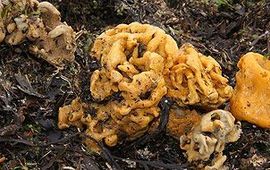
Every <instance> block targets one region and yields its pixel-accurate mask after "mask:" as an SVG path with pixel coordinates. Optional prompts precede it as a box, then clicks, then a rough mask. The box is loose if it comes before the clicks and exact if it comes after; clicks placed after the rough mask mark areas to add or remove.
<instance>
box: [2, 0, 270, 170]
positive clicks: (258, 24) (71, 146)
mask: <svg viewBox="0 0 270 170" xmlns="http://www.w3.org/2000/svg"><path fill="white" fill-rule="evenodd" d="M50 2H51V3H53V4H54V5H56V6H57V8H58V9H59V10H60V12H61V15H62V20H63V21H66V22H67V23H68V24H69V25H71V26H72V27H73V28H74V29H75V30H76V31H77V32H78V34H77V35H78V40H77V43H78V48H77V50H76V54H75V55H76V61H75V62H74V63H72V64H68V65H66V66H65V68H64V69H63V70H57V69H55V68H54V67H53V66H51V65H50V64H48V63H46V62H45V61H43V60H42V59H40V58H37V57H35V56H33V55H32V54H30V53H29V52H28V51H27V46H28V44H27V42H25V43H22V44H21V45H19V46H8V45H6V44H1V45H0V169H4V170H6V169H91V170H92V169H93V170H98V169H196V167H197V165H196V164H191V163H188V162H187V159H186V157H185V155H184V153H183V152H182V151H181V150H180V148H179V141H178V140H177V139H174V138H172V137H170V136H168V135H167V134H166V133H165V132H164V128H165V126H166V120H167V117H166V112H167V110H168V107H169V105H168V103H166V102H165V103H164V102H163V103H160V106H161V108H162V114H161V115H162V116H161V117H162V118H161V121H160V125H159V128H158V131H157V133H153V134H145V135H144V136H143V137H142V138H141V139H139V140H136V141H131V142H130V141H124V142H123V143H122V144H121V145H119V146H117V147H115V148H107V147H105V146H104V145H103V144H102V143H99V145H100V146H101V148H102V153H101V154H100V155H98V154H95V153H92V152H89V151H87V150H86V148H85V147H84V146H83V145H82V140H83V138H85V136H84V135H83V134H82V133H81V132H80V131H78V129H76V128H70V129H67V130H64V131H60V130H59V129H58V128H57V112H58V109H59V107H61V106H63V105H64V104H69V103H70V102H71V100H73V99H74V98H76V97H78V96H79V97H80V98H81V99H82V100H84V101H85V102H92V99H91V95H90V91H89V78H90V76H91V73H92V72H93V71H94V70H95V69H98V68H99V63H98V62H97V61H94V60H92V59H91V56H89V54H88V51H89V47H91V44H92V43H93V41H94V39H95V37H96V36H97V35H99V34H100V33H101V32H103V31H104V30H105V29H107V28H110V27H113V26H115V25H117V24H119V23H130V22H132V21H139V22H142V23H150V24H153V25H156V26H159V27H161V28H162V29H164V30H165V31H166V32H167V33H168V34H170V35H171V36H173V37H174V38H175V39H176V40H177V42H178V44H183V43H185V42H190V43H192V44H193V45H194V46H195V47H197V48H198V49H199V51H200V52H202V53H204V54H206V55H211V56H212V57H214V58H215V59H216V60H217V61H218V62H219V63H220V64H221V66H222V69H223V73H224V76H227V77H228V78H229V80H230V84H231V85H232V86H234V85H235V80H234V76H235V73H236V72H237V62H238V60H239V58H240V56H241V55H243V54H244V53H246V52H248V51H255V52H259V53H261V54H263V55H265V56H269V54H270V32H269V31H270V2H268V1H267V0H265V1H264V0H238V1H237V0H213V1H211V0H209V1H207V0H204V1H199V0H198V1H195V0H193V1H192V0H155V1H152V0H80V1H77V0H65V1H61V0H50ZM113 97H115V98H116V99H117V98H118V97H119V96H117V95H115V96H113ZM242 129H243V134H242V135H241V138H240V139H239V140H238V141H237V142H236V143H232V144H228V145H227V146H226V149H225V151H224V154H225V155H226V156H227V161H226V163H225V165H226V166H227V167H228V168H229V169H269V168H270V130H267V129H261V128H258V127H256V126H255V125H251V124H249V123H247V122H242Z"/></svg>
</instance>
